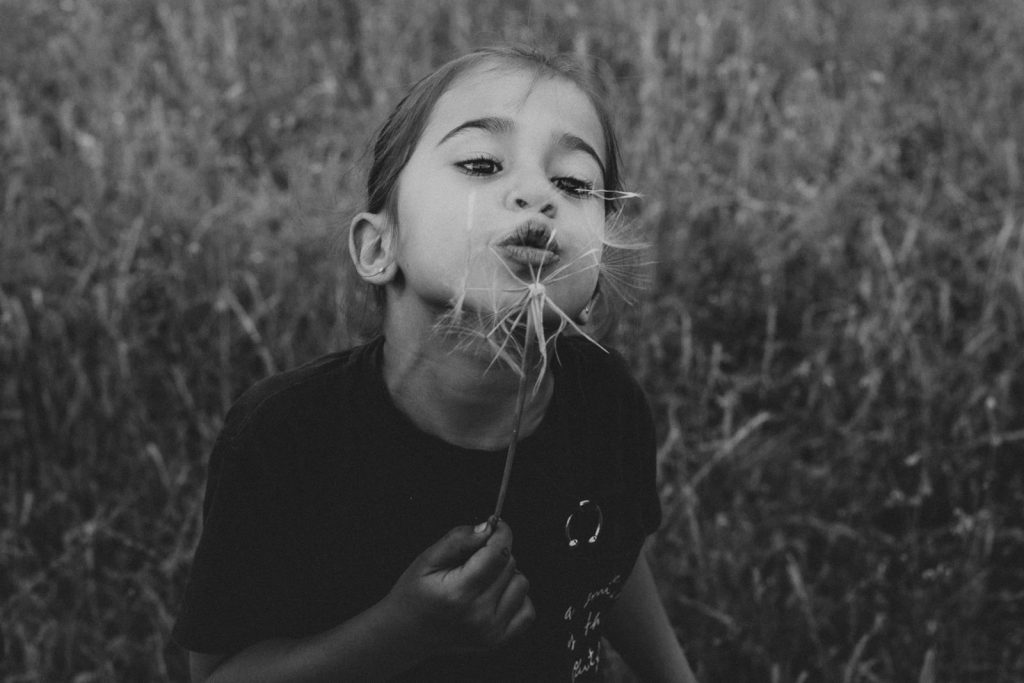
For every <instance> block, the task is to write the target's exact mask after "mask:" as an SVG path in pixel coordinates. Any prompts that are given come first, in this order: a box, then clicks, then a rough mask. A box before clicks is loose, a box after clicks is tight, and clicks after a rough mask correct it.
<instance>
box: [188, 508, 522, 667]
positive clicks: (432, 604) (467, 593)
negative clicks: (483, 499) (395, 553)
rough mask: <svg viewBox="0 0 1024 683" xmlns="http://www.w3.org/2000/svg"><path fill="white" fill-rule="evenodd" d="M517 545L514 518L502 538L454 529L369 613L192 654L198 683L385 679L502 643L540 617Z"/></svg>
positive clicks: (485, 528)
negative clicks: (238, 647) (223, 651)
mask: <svg viewBox="0 0 1024 683" xmlns="http://www.w3.org/2000/svg"><path fill="white" fill-rule="evenodd" d="M511 544H512V532H511V531H510V530H509V528H508V525H507V524H505V523H504V522H500V521H499V522H498V523H497V526H496V528H494V531H493V533H492V532H491V526H490V525H489V524H481V525H480V526H479V527H477V528H476V529H472V528H470V527H458V528H456V529H453V530H452V531H451V532H450V533H448V535H447V536H445V537H444V538H442V539H441V540H440V541H438V542H437V543H435V544H434V545H433V546H431V547H430V548H428V549H427V550H426V551H425V552H424V553H423V554H422V555H420V556H419V557H418V558H416V560H415V561H414V562H413V563H412V565H410V566H409V568H408V569H407V570H406V571H405V572H404V573H403V574H402V576H401V577H400V578H399V579H398V581H397V582H396V583H395V585H394V587H393V588H392V589H391V592H390V593H389V594H388V595H387V597H385V598H384V599H383V600H381V601H380V602H379V603H377V604H376V605H374V606H373V607H371V608H369V609H368V610H366V611H365V612H363V613H361V614H359V615H357V616H355V617H353V618H352V619H349V620H348V621H346V622H344V623H342V624H340V625H339V626H336V627H335V628H333V629H330V630H328V631H325V632H323V633H320V634H317V635H314V636H310V637H308V638H302V639H298V640H286V639H275V640H267V641H263V642H260V643H257V644H255V645H253V646H251V647H249V648H247V649H245V650H242V651H241V652H238V653H236V654H233V655H230V656H227V655H206V654H198V653H192V655H191V658H190V661H191V669H192V680H193V681H194V682H195V683H198V682H199V681H203V682H204V683H227V682H229V681H245V682H247V683H248V682H251V681H259V682H270V681H289V682H293V681H366V680H380V679H383V678H388V677H391V676H394V675H397V674H399V673H402V672H403V671H407V670H409V669H412V668H413V667H415V666H416V665H417V664H419V663H420V662H422V661H424V660H425V659H427V658H429V657H431V656H433V655H437V654H441V653H445V652H471V651H479V650H486V649H490V648H492V647H495V646H497V645H500V644H501V643H503V642H505V641H507V640H509V639H511V638H513V637H515V636H517V635H518V634H520V633H522V632H523V631H524V630H525V629H526V628H527V627H529V625H530V624H531V623H532V622H533V618H534V610H533V604H532V603H531V602H530V598H529V597H528V595H527V593H528V590H529V582H528V581H527V580H526V579H525V578H524V577H523V575H522V574H520V573H519V572H518V571H517V570H516V565H515V559H514V558H513V557H512V554H511V551H510V547H511Z"/></svg>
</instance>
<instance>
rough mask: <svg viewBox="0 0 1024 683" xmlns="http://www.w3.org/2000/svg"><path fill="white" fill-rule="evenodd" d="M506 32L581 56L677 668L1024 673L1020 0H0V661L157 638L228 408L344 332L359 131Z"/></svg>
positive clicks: (733, 677)
mask: <svg viewBox="0 0 1024 683" xmlns="http://www.w3.org/2000/svg"><path fill="white" fill-rule="evenodd" d="M506 40H513V41H523V42H527V43H530V44H535V45H538V46H540V47H543V48H546V49H549V50H558V51H569V52H576V53H578V54H583V55H588V56H590V57H592V58H593V59H594V60H595V62H596V63H597V64H598V66H599V69H600V71H601V72H602V74H603V75H604V77H605V78H606V79H607V80H608V82H609V84H610V89H611V92H612V100H613V104H614V109H615V111H616V115H617V118H618V121H619V125H620V135H621V137H622V142H623V146H624V154H625V161H626V171H627V179H628V182H629V185H630V187H631V188H632V189H636V190H637V191H639V192H641V193H642V194H643V195H644V200H643V201H642V202H640V203H634V204H633V205H632V206H630V208H629V212H630V213H629V217H630V218H631V219H632V220H634V221H635V222H636V223H637V224H638V225H640V226H642V228H643V230H644V231H645V233H646V235H647V236H648V239H649V240H650V242H651V243H652V245H653V247H654V256H655V258H656V259H657V265H656V266H655V268H654V271H653V274H652V287H651V288H650V289H649V290H648V292H647V293H646V295H645V297H644V300H643V303H642V304H641V305H639V306H637V307H633V308H631V309H629V310H627V311H626V312H625V314H624V316H623V317H622V319H621V321H620V324H619V325H618V327H617V328H616V329H615V330H614V331H613V334H612V338H613V341H614V343H615V344H616V345H617V346H619V347H620V348H621V349H622V350H623V351H624V352H625V353H626V354H627V356H628V357H629V358H630V360H631V362H632V363H633V367H634V368H635V369H636V372H637V374H638V376H639V378H640V379H641V381H642V382H643V383H644V385H645V387H646V388H647V390H648V392H649V396H650V398H651V402H652V405H653V408H654V411H655V415H656V420H657V424H658V429H659V444H660V448H659V459H660V463H661V494H662V498H663V504H664V509H665V513H666V523H665V525H664V527H663V529H662V531H661V532H660V533H659V535H658V537H657V538H656V539H655V543H654V544H653V546H652V548H651V552H652V557H654V558H655V561H656V570H657V574H658V578H659V583H660V587H661V589H662V591H663V595H664V598H665V601H666V604H667V605H668V607H669V610H670V614H671V616H672V619H673V622H674V623H675V624H676V625H677V627H678V634H679V637H680V639H681V640H682V642H683V643H684V644H685V646H686V648H687V652H688V654H689V657H690V659H691V661H692V663H693V665H694V667H695V669H696V670H697V671H698V672H699V674H700V677H701V678H702V680H704V681H708V682H711V681H745V680H750V681H773V682H784V681H843V682H855V681H865V682H866V681H921V682H922V683H930V682H931V681H1020V680H1022V679H1024V654H1022V653H1024V519H1022V517H1024V464H1022V463H1024V457H1022V451H1024V375H1022V371H1024V234H1022V233H1024V219H1022V213H1024V192H1022V188H1021V165H1022V156H1024V152H1022V145H1024V135H1022V133H1024V114H1022V112H1024V4H1022V3H1020V2H1019V0H976V1H975V2H971V3H965V2H959V1H957V0H907V1H902V2H901V1H896V0H862V1H860V2H856V3H854V2H838V1H831V2H830V1H826V0H774V1H769V0H750V1H749V2H741V1H738V0H732V1H714V2H712V1H711V0H637V1H629V2H627V1H626V0H595V1H593V2H583V1H580V2H560V3H545V2H540V1H539V0H479V1H477V2H468V1H467V2H453V1H440V2H427V1H426V0H402V1H400V0H381V1H379V2H372V3H371V2H359V1H357V0H330V1H328V0H252V1H247V2H242V1H241V0H188V1H185V0H181V1H175V0H136V1H133V2H116V1H115V0H60V1H59V2H57V1H56V0H54V1H52V2H51V1H48V0H0V221H2V223H0V449H2V451H0V463H2V478H0V634H2V637H3V645H2V648H3V650H2V657H0V674H2V676H3V678H4V680H6V681H56V680H70V681H75V682H76V683H85V682H87V681H115V680H116V681H122V680H139V681H141V680H151V681H161V680H184V679H185V677H186V664H185V660H184V657H183V654H182V652H181V651H180V650H179V649H177V648H176V647H175V646H174V645H173V644H172V643H170V641H169V640H168V633H169V630H170V627H171V625H172V623H173V619H174V614H175V611H176V609H177V603H178V600H179V599H180V595H181V591H182V588H183V585H184V581H185V579H186V577H187V572H188V567H189V562H190V556H191V552H192V550H193V549H194V546H195V543H196V540H197V538H198V534H199V530H200V520H199V518H198V515H199V509H200V508H199V504H200V499H201V495H202V485H203V476H204V462H205V458H206V455H207V453H208V450H209V448H210V445H211V443H212V440H213V438H214V437H215V435H216V433H217V430H218V428H219V426H220V424H221V419H222V416H223V414H224V412H225V410H226V407H227V406H228V405H229V403H230V402H231V401H232V399H233V398H234V397H236V396H237V395H238V394H239V393H240V392H241V391H242V390H243V389H244V388H246V387H247V386H248V385H249V384H251V383H252V382H253V381H255V380H256V379H258V378H260V377H262V376H265V375H266V374H267V373H270V372H274V371H277V370H281V369H284V368H287V367H291V366H294V365H296V364H299V363H301V362H303V361H305V360H309V359H311V358H313V357H315V356H316V355H319V354H320V353H323V352H325V351H327V350H331V349H336V348H340V347H343V346H346V345H349V344H351V343H354V342H355V341H357V340H358V339H359V338H360V328H359V321H360V320H361V318H362V316H363V310H362V307H361V305H360V304H359V303H358V301H356V302H355V303H353V301H354V300H353V298H352V297H351V296H349V291H348V290H349V289H350V282H349V280H347V279H346V278H345V277H344V276H343V275H342V272H341V271H342V264H343V262H344V261H345V258H346V257H345V255H344V254H343V252H342V251H339V249H338V239H339V235H341V234H342V230H343V228H344V226H345V225H347V222H348V218H349V217H350V216H351V215H352V213H354V212H355V211H357V210H358V209H359V208H360V204H361V201H362V197H363V192H362V185H361V183H362V179H363V172H364V170H365V166H366V153H365V150H366V145H367V142H368V140H369V139H370V137H371V135H372V133H373V130H374V128H375V126H376V125H378V124H379V123H380V122H381V121H382V119H383V117H384V115H385V114H386V112H387V111H388V110H389V108H390V107H391V106H392V105H393V104H394V103H395V102H396V101H397V99H398V98H399V97H400V95H401V94H402V93H403V92H404V90H405V89H406V88H407V87H408V86H409V85H410V84H411V83H412V82H413V81H414V80H415V79H417V78H418V77H420V76H422V75H424V74H425V73H427V72H428V71H429V70H430V69H431V68H432V67H433V66H436V65H438V64H439V63H441V62H442V61H444V60H446V59H448V58H450V57H451V56H453V55H455V54H457V53H459V52H462V51H464V50H466V49H468V48H470V47H473V46H476V45H480V44H488V43H492V42H497V41H506ZM611 668H612V677H613V678H617V679H622V680H629V674H628V672H626V671H624V670H623V669H622V668H621V666H620V665H614V664H613V666H612V667H611Z"/></svg>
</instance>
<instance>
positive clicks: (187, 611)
mask: <svg viewBox="0 0 1024 683" xmlns="http://www.w3.org/2000/svg"><path fill="white" fill-rule="evenodd" d="M280 432H281V426H280V425H261V424H260V423H259V420H258V419H249V417H248V416H237V415H234V414H232V413H229V415H228V420H227V424H226V425H225V428H224V430H223V432H222V433H221V435H220V437H219V438H218V440H217V443H216V445H215V446H214V449H213V452H212V454H211V456H210V467H209V473H208V479H207V488H206V494H205V499H204V502H203V533H202V537H201V539H200V541H199V546H198V548H197V549H196V553H195V557H194V560H193V564H192V573H191V576H190V578H189V584H188V587H187V589H186V592H185V597H184V601H183V604H182V606H181V610H180V612H179V616H178V620H177V623H176V624H175V628H174V631H173V634H172V635H173V638H174V639H175V641H176V642H177V643H178V644H179V645H181V646H182V647H184V648H186V649H188V650H193V651H196V652H206V653H231V652H235V651H238V650H239V649H242V648H244V647H246V646H248V645H250V644H252V643H255V642H258V641H260V640H263V639H266V638H268V637H270V636H272V635H274V634H281V633H282V632H287V631H288V629H289V624H290V622H291V621H293V620H294V619H295V616H296V615H294V614H293V613H292V612H293V611H294V609H293V608H294V606H295V599H294V596H293V587H292V585H291V584H294V583H295V582H294V581H289V580H288V578H289V577H294V576H295V574H294V572H293V571H292V569H293V567H292V565H293V564H294V563H295V562H297V561H298V548H296V547H294V543H293V541H292V540H291V539H292V537H293V536H294V533H290V530H291V531H292V532H293V531H294V529H293V528H292V527H291V525H292V523H293V520H294V513H293V510H292V507H293V506H294V503H292V502H290V501H291V499H290V496H289V491H288V476H287V473H286V472H285V471H284V468H283V462H284V461H285V460H286V459H287V452H281V450H280V448H279V446H278V444H280V441H281V439H280Z"/></svg>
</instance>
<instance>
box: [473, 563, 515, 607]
mask: <svg viewBox="0 0 1024 683" xmlns="http://www.w3.org/2000/svg"><path fill="white" fill-rule="evenodd" d="M515 576H516V561H515V559H514V558H513V557H512V556H511V555H508V556H507V557H506V558H505V565H504V566H503V567H502V568H501V573H500V574H498V575H497V576H496V577H495V578H494V581H493V582H492V583H491V584H490V585H489V586H487V587H486V588H485V589H484V591H483V592H482V593H481V594H480V599H481V601H482V602H483V603H484V604H488V605H492V606H493V609H494V612H495V614H498V613H499V612H500V606H501V601H502V597H503V596H504V595H505V593H506V592H507V590H508V585H509V583H510V582H511V581H512V580H513V579H514V578H515Z"/></svg>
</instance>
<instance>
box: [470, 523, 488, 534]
mask: <svg viewBox="0 0 1024 683" xmlns="http://www.w3.org/2000/svg"><path fill="white" fill-rule="evenodd" d="M489 526H491V524H490V522H480V523H479V524H477V525H476V526H475V527H473V532H474V533H478V534H482V533H483V532H485V531H487V528H488V527H489Z"/></svg>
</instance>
